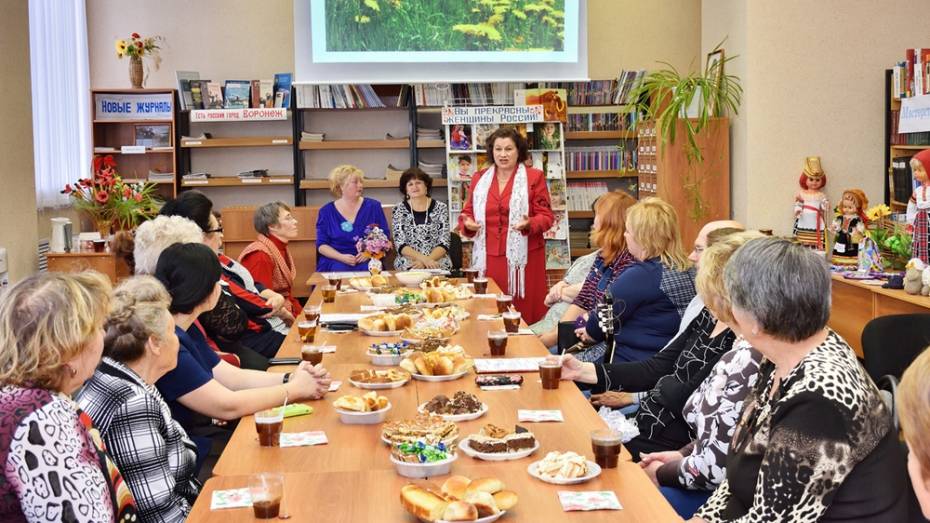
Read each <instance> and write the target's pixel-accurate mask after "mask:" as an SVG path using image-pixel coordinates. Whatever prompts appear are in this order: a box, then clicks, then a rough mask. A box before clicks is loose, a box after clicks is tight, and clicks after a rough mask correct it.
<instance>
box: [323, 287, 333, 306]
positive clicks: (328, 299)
mask: <svg viewBox="0 0 930 523" xmlns="http://www.w3.org/2000/svg"><path fill="white" fill-rule="evenodd" d="M335 301H336V286H335V285H327V286H325V287H323V303H333V302H335Z"/></svg>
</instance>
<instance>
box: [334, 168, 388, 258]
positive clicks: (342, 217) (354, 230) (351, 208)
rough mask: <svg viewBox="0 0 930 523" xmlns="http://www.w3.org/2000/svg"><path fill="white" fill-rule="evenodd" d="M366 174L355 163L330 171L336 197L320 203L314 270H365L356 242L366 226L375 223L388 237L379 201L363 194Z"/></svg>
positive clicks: (386, 225)
mask: <svg viewBox="0 0 930 523" xmlns="http://www.w3.org/2000/svg"><path fill="white" fill-rule="evenodd" d="M364 180H365V174H364V173H363V172H362V170H361V169H359V168H358V167H355V166H354V165H340V166H338V167H336V168H335V169H333V170H332V171H330V173H329V190H330V192H332V193H333V196H335V197H336V199H335V200H333V201H331V202H329V203H327V204H326V205H324V206H323V207H320V213H319V215H317V219H316V250H317V260H316V270H317V272H338V271H367V270H368V265H367V263H366V261H365V260H366V259H365V257H364V256H362V255H361V254H360V253H359V252H358V248H357V247H356V246H355V243H356V238H360V237H361V236H363V235H364V233H365V227H368V226H369V225H371V224H373V223H374V224H377V225H378V227H380V228H381V229H382V230H383V231H384V234H386V235H388V237H390V235H391V233H390V229H389V228H388V224H387V219H386V218H385V217H384V210H383V209H382V208H381V202H379V201H378V200H375V199H372V198H365V197H363V196H362V190H363V189H364V184H365V181H364Z"/></svg>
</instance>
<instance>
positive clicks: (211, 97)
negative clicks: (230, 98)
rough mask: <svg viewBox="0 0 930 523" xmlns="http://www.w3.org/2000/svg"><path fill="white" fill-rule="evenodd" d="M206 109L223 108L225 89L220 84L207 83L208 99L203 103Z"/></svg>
mask: <svg viewBox="0 0 930 523" xmlns="http://www.w3.org/2000/svg"><path fill="white" fill-rule="evenodd" d="M203 108H204V109H222V108H223V87H222V86H221V85H220V83H219V82H211V81H208V82H207V97H206V98H205V99H204V102H203Z"/></svg>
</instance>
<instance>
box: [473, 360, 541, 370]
mask: <svg viewBox="0 0 930 523" xmlns="http://www.w3.org/2000/svg"><path fill="white" fill-rule="evenodd" d="M545 360H546V358H475V372H477V373H478V374H487V373H506V372H536V371H538V370H539V362H541V361H545Z"/></svg>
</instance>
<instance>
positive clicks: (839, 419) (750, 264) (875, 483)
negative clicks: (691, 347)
mask: <svg viewBox="0 0 930 523" xmlns="http://www.w3.org/2000/svg"><path fill="white" fill-rule="evenodd" d="M724 278H725V280H724V281H725V283H726V290H727V294H728V295H729V298H730V302H731V303H732V308H731V312H732V315H733V318H734V319H735V321H736V325H734V328H735V329H736V330H737V331H738V332H739V333H740V335H742V336H743V337H744V338H745V339H746V341H747V342H748V343H749V344H750V345H751V346H752V347H754V348H755V349H756V350H758V351H759V352H760V353H761V354H762V356H763V357H764V360H763V361H762V364H761V366H760V368H759V377H758V380H757V381H756V383H755V385H754V386H753V388H752V390H751V391H750V393H749V395H748V396H747V397H746V399H745V407H744V408H743V411H742V414H741V416H740V421H739V423H738V425H737V428H736V431H735V434H734V435H733V440H732V442H731V443H730V449H729V454H728V456H727V465H726V479H725V480H724V481H723V483H721V485H720V486H719V487H718V488H717V490H715V491H714V493H713V494H712V495H711V496H710V499H708V501H707V503H706V504H704V506H702V507H701V508H700V509H698V511H697V513H696V516H695V517H694V518H693V519H692V521H694V522H702V521H706V522H711V523H713V522H717V521H737V520H738V521H766V522H770V521H774V522H793V521H907V520H908V515H907V482H906V479H905V475H906V472H905V464H904V456H903V455H902V451H901V446H900V444H899V442H898V434H897V431H895V430H894V426H893V424H892V419H891V415H890V413H889V412H888V409H887V408H886V407H885V404H884V402H883V401H882V399H881V396H880V395H879V393H878V390H877V389H876V387H875V384H874V383H872V380H871V379H870V378H869V376H868V375H867V374H866V372H865V370H864V369H863V368H862V366H861V365H860V364H859V362H858V360H857V359H856V354H855V352H853V350H852V349H851V348H850V347H849V345H848V344H847V343H846V341H845V340H843V338H842V337H840V335H839V334H837V333H836V332H834V331H832V330H830V329H829V328H828V327H827V326H826V325H827V319H828V318H829V317H830V293H831V289H830V286H831V283H830V282H831V280H830V271H829V268H828V267H827V263H826V260H824V258H823V256H818V255H817V254H816V253H815V252H813V251H811V250H808V249H805V248H804V247H802V246H800V245H797V244H794V243H792V242H790V241H788V240H784V239H780V238H760V239H757V240H752V241H750V242H749V243H747V244H746V245H744V246H743V247H741V248H740V249H739V250H738V251H737V252H736V254H735V255H734V256H733V257H732V258H731V259H730V262H729V264H728V265H727V268H726V272H725V276H724Z"/></svg>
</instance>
